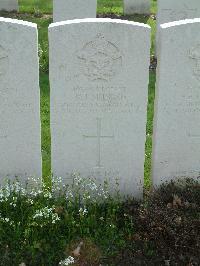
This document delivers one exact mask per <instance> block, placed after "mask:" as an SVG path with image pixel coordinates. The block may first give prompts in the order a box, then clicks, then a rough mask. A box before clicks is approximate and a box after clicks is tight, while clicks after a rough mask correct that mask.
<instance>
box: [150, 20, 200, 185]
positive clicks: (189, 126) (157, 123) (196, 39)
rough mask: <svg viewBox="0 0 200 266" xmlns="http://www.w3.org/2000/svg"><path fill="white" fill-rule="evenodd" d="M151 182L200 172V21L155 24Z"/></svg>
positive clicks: (190, 175) (158, 182)
mask: <svg viewBox="0 0 200 266" xmlns="http://www.w3.org/2000/svg"><path fill="white" fill-rule="evenodd" d="M159 37H160V41H159V45H160V46H159V51H160V53H159V57H158V67H157V91H156V102H155V116H154V141H153V143H154V144H153V174H152V177H153V184H154V185H159V184H161V183H163V182H165V181H169V180H170V179H176V178H182V177H185V178H186V177H191V178H197V177H199V176H200V19H194V20H184V21H179V22H173V23H167V24H163V25H161V29H160V32H159Z"/></svg>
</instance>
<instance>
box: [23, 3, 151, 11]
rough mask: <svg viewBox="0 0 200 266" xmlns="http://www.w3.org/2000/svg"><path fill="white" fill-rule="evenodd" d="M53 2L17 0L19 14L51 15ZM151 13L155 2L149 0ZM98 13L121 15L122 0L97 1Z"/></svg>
mask: <svg viewBox="0 0 200 266" xmlns="http://www.w3.org/2000/svg"><path fill="white" fill-rule="evenodd" d="M52 2H53V0H19V4H20V12H31V13H34V12H41V13H52ZM151 2H152V3H151V5H152V8H151V12H152V13H156V0H151ZM98 13H115V14H122V13H123V0H98Z"/></svg>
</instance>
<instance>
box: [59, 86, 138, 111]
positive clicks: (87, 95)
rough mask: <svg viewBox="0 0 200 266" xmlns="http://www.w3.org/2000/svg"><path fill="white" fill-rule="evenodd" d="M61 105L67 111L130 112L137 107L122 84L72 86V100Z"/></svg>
mask: <svg viewBox="0 0 200 266" xmlns="http://www.w3.org/2000/svg"><path fill="white" fill-rule="evenodd" d="M62 107H63V108H64V109H65V111H66V112H67V113H99V112H104V113H112V112H114V113H116V112H117V113H131V112H137V110H138V108H139V106H137V104H134V103H133V100H132V98H131V96H129V93H127V89H126V87H124V86H90V87H85V86H74V87H73V89H72V100H71V101H68V102H65V103H64V104H63V106H62Z"/></svg>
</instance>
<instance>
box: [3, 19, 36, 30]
mask: <svg viewBox="0 0 200 266" xmlns="http://www.w3.org/2000/svg"><path fill="white" fill-rule="evenodd" d="M1 22H5V23H11V24H18V25H21V26H27V27H31V28H35V29H37V24H36V23H32V22H28V21H24V20H18V19H12V18H4V17H0V23H1Z"/></svg>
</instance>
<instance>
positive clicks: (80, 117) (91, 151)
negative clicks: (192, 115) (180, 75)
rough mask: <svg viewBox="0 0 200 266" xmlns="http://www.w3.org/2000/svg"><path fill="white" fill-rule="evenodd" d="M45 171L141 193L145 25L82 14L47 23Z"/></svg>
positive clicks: (147, 39)
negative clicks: (48, 160)
mask: <svg viewBox="0 0 200 266" xmlns="http://www.w3.org/2000/svg"><path fill="white" fill-rule="evenodd" d="M49 41H50V83H51V136H52V172H53V174H54V176H61V177H64V178H66V179H67V181H66V182H72V177H71V174H72V173H73V172H79V173H80V174H81V176H83V177H88V176H91V177H96V178H97V179H98V180H99V181H100V183H103V180H104V179H109V180H110V181H109V182H110V184H112V183H113V182H115V181H114V180H115V179H116V178H119V184H120V185H119V186H120V190H121V193H123V194H131V195H134V196H136V197H141V196H142V191H143V177H144V158H145V154H144V151H145V139H146V109H147V92H148V75H149V74H148V68H149V61H150V59H149V54H150V27H149V26H147V25H145V24H140V23H134V22H128V21H121V20H111V19H85V20H74V21H68V22H62V23H55V24H51V25H50V27H49Z"/></svg>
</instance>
